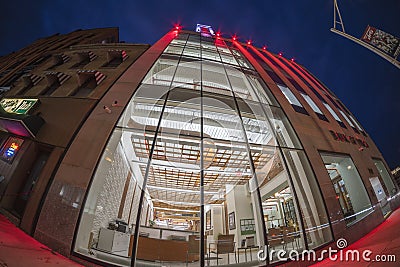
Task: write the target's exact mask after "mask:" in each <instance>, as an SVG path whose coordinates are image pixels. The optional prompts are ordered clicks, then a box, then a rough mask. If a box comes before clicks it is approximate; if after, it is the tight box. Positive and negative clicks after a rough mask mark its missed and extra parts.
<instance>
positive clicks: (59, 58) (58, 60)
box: [48, 54, 70, 70]
mask: <svg viewBox="0 0 400 267" xmlns="http://www.w3.org/2000/svg"><path fill="white" fill-rule="evenodd" d="M69 60H70V57H69V56H67V55H65V54H58V55H54V56H53V58H52V65H51V67H50V68H48V69H49V70H51V69H54V68H55V67H57V66H60V65H62V64H64V63H66V62H68V61H69Z"/></svg>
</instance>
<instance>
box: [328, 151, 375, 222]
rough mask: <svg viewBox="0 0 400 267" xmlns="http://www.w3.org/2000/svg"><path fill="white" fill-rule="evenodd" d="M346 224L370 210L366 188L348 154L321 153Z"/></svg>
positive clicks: (359, 218)
mask: <svg viewBox="0 0 400 267" xmlns="http://www.w3.org/2000/svg"><path fill="white" fill-rule="evenodd" d="M321 157H322V159H323V161H324V163H325V167H326V170H327V171H328V174H329V177H330V178H331V181H332V184H333V187H334V189H335V192H336V198H337V200H338V201H339V204H340V206H341V208H342V211H343V216H344V218H345V221H346V223H347V225H352V224H354V223H356V222H357V221H359V220H361V219H362V218H364V217H365V216H367V215H368V214H369V213H370V212H372V211H373V210H372V205H371V201H370V199H369V197H368V193H367V190H366V189H365V186H364V184H363V182H362V180H361V177H360V175H359V174H358V171H357V169H356V167H355V166H354V163H353V161H352V160H351V158H350V157H349V156H342V155H336V154H328V153H321Z"/></svg>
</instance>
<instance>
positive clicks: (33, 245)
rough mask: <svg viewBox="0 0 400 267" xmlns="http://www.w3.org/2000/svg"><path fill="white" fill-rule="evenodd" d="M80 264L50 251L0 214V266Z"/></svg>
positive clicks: (61, 266) (26, 266) (69, 265)
mask: <svg viewBox="0 0 400 267" xmlns="http://www.w3.org/2000/svg"><path fill="white" fill-rule="evenodd" d="M36 266H38V267H39V266H58V267H64V266H68V267H71V266H72V267H73V266H81V265H79V264H77V263H75V262H73V261H71V260H69V259H67V258H65V257H64V256H62V255H60V254H58V253H56V252H54V251H52V250H51V249H50V248H48V247H46V246H45V245H43V244H41V243H39V242H38V241H36V240H35V239H33V238H32V237H31V236H29V235H27V234H25V233H24V232H23V231H22V230H21V229H19V228H17V227H16V226H15V225H14V224H12V223H11V222H10V221H8V220H7V218H6V217H4V216H3V215H1V214H0V267H36Z"/></svg>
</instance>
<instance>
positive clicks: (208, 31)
mask: <svg viewBox="0 0 400 267" xmlns="http://www.w3.org/2000/svg"><path fill="white" fill-rule="evenodd" d="M196 32H199V33H200V34H201V36H205V37H211V36H213V35H215V32H214V30H213V28H212V27H211V26H208V25H203V24H197V25H196Z"/></svg>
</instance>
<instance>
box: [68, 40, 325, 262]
mask: <svg viewBox="0 0 400 267" xmlns="http://www.w3.org/2000/svg"><path fill="white" fill-rule="evenodd" d="M294 192H296V194H294ZM202 239H203V240H204V241H203V242H200V241H201V240H202ZM331 239H332V235H331V231H330V228H329V224H328V218H327V214H326V210H325V207H324V204H323V200H322V197H321V193H320V191H319V188H318V185H317V182H316V181H315V177H314V175H313V172H312V170H311V168H310V165H309V163H308V160H307V158H306V156H305V154H304V151H303V150H302V147H301V145H300V143H299V141H298V139H297V137H296V135H295V134H294V131H293V130H292V128H291V126H290V124H289V122H288V120H287V118H286V116H285V114H284V113H283V111H282V110H281V108H280V107H279V105H278V104H277V102H276V101H275V99H274V97H273V96H272V94H271V92H270V90H269V88H268V87H267V86H266V84H265V83H264V82H263V81H262V79H261V78H260V77H259V75H258V74H257V72H256V71H255V70H254V69H253V67H252V66H251V65H250V63H249V62H248V61H247V60H246V59H245V57H244V56H242V54H241V53H240V51H239V50H238V49H236V48H235V47H234V45H231V44H229V45H228V44H225V43H224V42H223V41H221V40H220V41H218V42H216V41H215V39H213V38H211V37H201V36H200V35H198V34H190V35H189V34H179V35H178V36H177V38H176V39H174V40H173V41H172V42H171V43H170V45H169V46H168V47H167V48H166V49H165V51H164V53H163V54H162V55H161V56H160V58H159V59H158V60H157V61H156V62H155V64H154V65H153V67H152V68H151V70H150V71H149V73H148V74H147V75H146V77H145V78H144V80H143V81H142V84H141V85H140V86H139V88H137V89H136V91H135V94H134V96H133V98H132V99H131V100H130V103H129V105H128V106H127V107H126V109H125V111H124V113H123V115H122V117H121V118H120V120H119V122H118V125H117V126H116V127H115V129H114V132H113V134H112V136H111V138H110V140H109V142H108V144H107V146H106V148H105V150H104V152H103V155H102V158H101V160H100V162H99V165H98V167H97V170H96V172H95V174H94V177H93V181H92V184H91V188H90V190H89V193H88V196H87V199H86V203H85V207H84V211H83V213H82V217H81V220H80V225H79V229H78V232H77V235H76V241H75V251H76V252H77V253H79V254H83V255H85V256H87V257H91V258H94V259H96V260H99V261H102V262H110V263H113V264H120V265H126V266H130V264H131V262H132V261H134V262H136V263H141V264H153V263H161V264H162V265H163V266H184V265H191V266H199V265H200V263H201V262H202V261H204V262H205V263H207V265H221V264H233V263H238V262H239V263H240V262H245V261H246V262H247V263H248V264H249V265H258V264H260V262H259V261H258V260H257V256H256V253H257V252H258V250H259V249H261V248H264V247H265V246H267V247H269V248H282V249H296V250H298V251H302V250H303V249H305V248H306V244H307V246H308V247H309V248H313V247H318V246H321V245H322V244H325V243H326V242H329V241H330V240H331ZM200 244H203V245H204V247H203V248H200ZM132 258H133V259H132ZM274 260H275V259H274Z"/></svg>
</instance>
